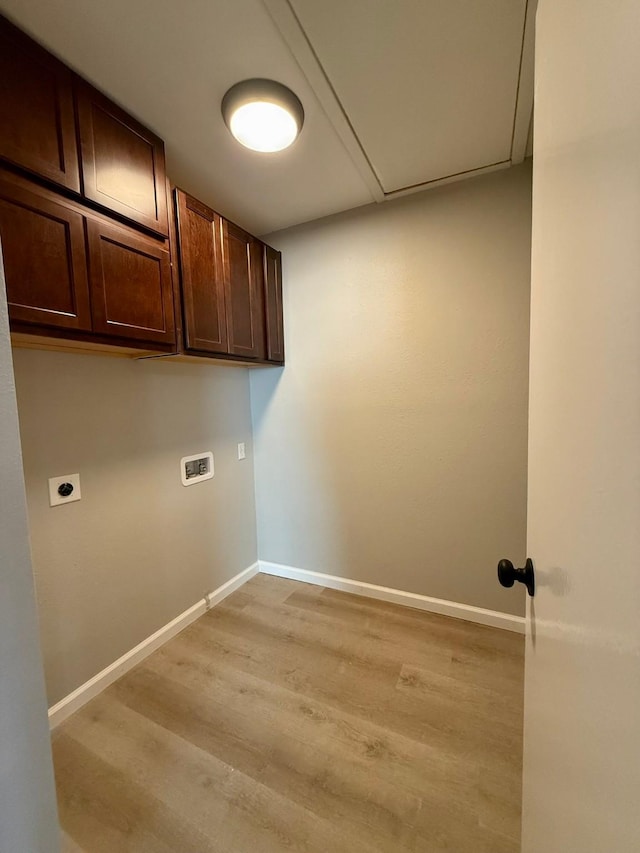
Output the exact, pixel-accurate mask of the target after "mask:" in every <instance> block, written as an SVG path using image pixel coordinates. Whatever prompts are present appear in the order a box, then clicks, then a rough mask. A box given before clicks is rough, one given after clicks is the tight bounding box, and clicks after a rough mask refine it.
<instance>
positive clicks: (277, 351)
mask: <svg viewBox="0 0 640 853" xmlns="http://www.w3.org/2000/svg"><path fill="white" fill-rule="evenodd" d="M264 301H265V315H266V330H267V359H268V360H269V361H273V362H276V363H277V364H284V322H283V316H282V255H281V253H280V252H277V251H276V250H275V249H272V248H271V246H265V247H264Z"/></svg>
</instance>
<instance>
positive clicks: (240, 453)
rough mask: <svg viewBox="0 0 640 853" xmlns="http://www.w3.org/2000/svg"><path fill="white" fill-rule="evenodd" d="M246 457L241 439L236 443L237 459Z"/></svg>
mask: <svg viewBox="0 0 640 853" xmlns="http://www.w3.org/2000/svg"><path fill="white" fill-rule="evenodd" d="M246 458H247V450H246V448H245V446H244V441H241V442H240V444H239V445H238V459H246Z"/></svg>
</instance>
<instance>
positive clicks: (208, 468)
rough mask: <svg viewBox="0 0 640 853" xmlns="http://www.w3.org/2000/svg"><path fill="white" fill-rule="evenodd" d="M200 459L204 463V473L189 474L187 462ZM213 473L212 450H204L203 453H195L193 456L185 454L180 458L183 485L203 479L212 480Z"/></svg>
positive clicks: (200, 481) (199, 481) (191, 484)
mask: <svg viewBox="0 0 640 853" xmlns="http://www.w3.org/2000/svg"><path fill="white" fill-rule="evenodd" d="M199 461H202V463H203V468H204V470H203V473H202V474H198V473H195V474H191V476H187V463H189V462H199ZM213 474H214V467H213V453H212V452H211V451H210V450H203V451H202V453H194V454H193V455H191V456H183V457H182V459H181V460H180V479H181V480H182V485H183V486H193V485H194V483H202V482H203V480H210V479H211V478H212V477H213Z"/></svg>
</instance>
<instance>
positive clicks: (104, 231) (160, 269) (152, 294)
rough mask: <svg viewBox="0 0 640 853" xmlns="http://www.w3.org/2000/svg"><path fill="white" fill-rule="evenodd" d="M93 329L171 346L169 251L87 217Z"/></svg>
mask: <svg viewBox="0 0 640 853" xmlns="http://www.w3.org/2000/svg"><path fill="white" fill-rule="evenodd" d="M87 238H88V247H89V283H90V287H91V307H92V313H93V330H94V331H95V332H98V333H100V334H103V335H114V336H116V337H119V338H128V339H129V340H136V341H156V342H158V343H167V344H174V343H175V326H174V320H173V291H172V287H171V266H170V264H169V253H168V252H167V250H166V248H165V247H164V245H163V244H162V243H161V242H160V241H157V240H154V239H153V238H151V237H148V238H147V237H143V236H142V235H141V234H139V233H138V232H136V231H134V230H133V229H131V228H125V227H119V226H114V225H110V224H107V223H105V222H104V221H102V220H97V219H91V218H89V219H87Z"/></svg>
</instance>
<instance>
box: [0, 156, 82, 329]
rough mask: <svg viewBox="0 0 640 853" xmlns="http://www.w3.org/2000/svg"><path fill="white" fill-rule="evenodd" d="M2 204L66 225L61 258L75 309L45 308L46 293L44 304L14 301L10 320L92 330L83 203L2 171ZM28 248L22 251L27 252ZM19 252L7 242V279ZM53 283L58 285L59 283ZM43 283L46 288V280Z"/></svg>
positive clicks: (37, 324)
mask: <svg viewBox="0 0 640 853" xmlns="http://www.w3.org/2000/svg"><path fill="white" fill-rule="evenodd" d="M0 203H6V204H8V205H11V206H15V208H16V209H17V208H21V209H22V210H24V211H26V212H28V213H29V214H32V215H34V216H41V217H43V219H48V220H50V221H53V222H55V223H57V224H58V225H61V226H62V227H63V229H64V232H63V233H64V244H63V245H61V246H60V247H59V259H60V260H61V261H62V262H64V263H65V264H66V268H67V274H68V276H69V285H70V297H71V302H72V305H73V310H71V311H61V310H57V309H54V308H47V307H45V303H46V300H47V296H46V293H43V294H42V299H41V300H40V301H41V303H42V304H41V305H37V304H27V303H26V302H16V301H11V300H10V301H9V317H10V319H11V320H12V321H17V322H21V323H29V324H34V325H36V326H47V327H53V328H59V329H75V330H78V331H90V330H91V306H90V300H89V282H88V276H87V254H86V245H85V228H84V217H83V213H82V209H81V208H80V206H79V205H77V204H74V203H73V202H71V201H69V200H67V199H64V198H62V197H60V196H58V195H56V194H55V193H53V192H51V191H50V190H47V189H45V188H44V187H40V186H38V185H37V184H31V183H30V182H29V181H27V180H26V179H25V178H21V177H19V176H17V175H13V174H11V173H9V172H0ZM0 237H1V235H0ZM18 239H19V238H18ZM25 249H28V247H25ZM25 249H23V250H22V251H23V252H24V251H25ZM50 250H51V245H50ZM16 254H17V252H16V246H15V245H14V246H9V245H7V244H6V243H5V246H4V249H3V255H4V262H5V275H6V277H7V279H9V277H10V276H11V275H12V270H11V266H10V265H11V263H12V259H13V257H15V255H16ZM52 284H53V287H55V282H53V283H52ZM43 286H44V287H46V282H44V281H43ZM10 289H13V288H10V286H9V281H7V290H8V291H9V290H10ZM8 295H9V293H8Z"/></svg>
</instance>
